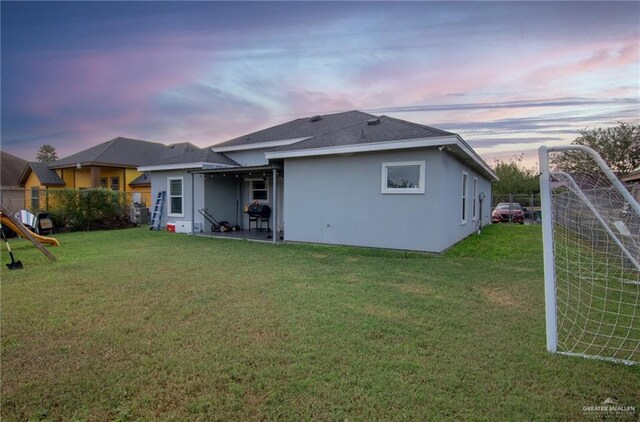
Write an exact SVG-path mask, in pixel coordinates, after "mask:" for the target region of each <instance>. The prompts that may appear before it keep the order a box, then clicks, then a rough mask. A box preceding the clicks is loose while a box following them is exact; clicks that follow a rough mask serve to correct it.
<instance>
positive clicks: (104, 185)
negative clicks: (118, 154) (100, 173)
mask: <svg viewBox="0 0 640 422" xmlns="http://www.w3.org/2000/svg"><path fill="white" fill-rule="evenodd" d="M100 187H101V188H104V189H106V188H107V178H106V177H101V178H100Z"/></svg>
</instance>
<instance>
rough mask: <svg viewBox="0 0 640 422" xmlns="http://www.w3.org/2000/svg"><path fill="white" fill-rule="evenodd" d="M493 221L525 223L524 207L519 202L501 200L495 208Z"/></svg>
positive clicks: (492, 215)
mask: <svg viewBox="0 0 640 422" xmlns="http://www.w3.org/2000/svg"><path fill="white" fill-rule="evenodd" d="M491 222H492V223H509V222H512V223H519V224H524V209H523V208H522V206H521V205H520V204H518V203H517V202H501V203H499V204H498V205H496V207H495V208H494V209H493V212H492V213H491Z"/></svg>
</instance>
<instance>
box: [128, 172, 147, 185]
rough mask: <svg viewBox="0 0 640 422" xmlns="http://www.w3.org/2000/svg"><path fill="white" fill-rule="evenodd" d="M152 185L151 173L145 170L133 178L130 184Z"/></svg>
mask: <svg viewBox="0 0 640 422" xmlns="http://www.w3.org/2000/svg"><path fill="white" fill-rule="evenodd" d="M149 185H151V178H150V177H149V173H147V172H144V173H142V174H141V175H140V176H138V177H136V178H135V179H133V180H132V181H131V182H129V186H149Z"/></svg>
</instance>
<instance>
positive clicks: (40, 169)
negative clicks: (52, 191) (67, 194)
mask: <svg viewBox="0 0 640 422" xmlns="http://www.w3.org/2000/svg"><path fill="white" fill-rule="evenodd" d="M31 172H34V173H35V174H36V177H37V178H38V180H39V181H40V184H41V185H44V186H64V180H62V179H61V178H60V176H58V173H56V172H55V171H53V170H52V169H50V168H49V166H48V163H39V162H37V161H31V162H29V163H28V166H27V167H26V168H25V170H24V172H23V173H22V177H21V180H20V184H24V183H25V182H26V181H27V178H28V177H29V175H30V174H31Z"/></svg>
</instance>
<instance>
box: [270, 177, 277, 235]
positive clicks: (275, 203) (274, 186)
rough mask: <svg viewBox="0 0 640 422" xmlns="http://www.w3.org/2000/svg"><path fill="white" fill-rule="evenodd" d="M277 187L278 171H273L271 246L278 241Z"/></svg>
mask: <svg viewBox="0 0 640 422" xmlns="http://www.w3.org/2000/svg"><path fill="white" fill-rule="evenodd" d="M277 186H278V170H276V169H273V226H272V229H271V238H272V241H273V244H274V245H275V243H276V242H277V239H278V234H277V233H278V229H277V226H278V197H277V196H276V195H277V193H278V192H277Z"/></svg>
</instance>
